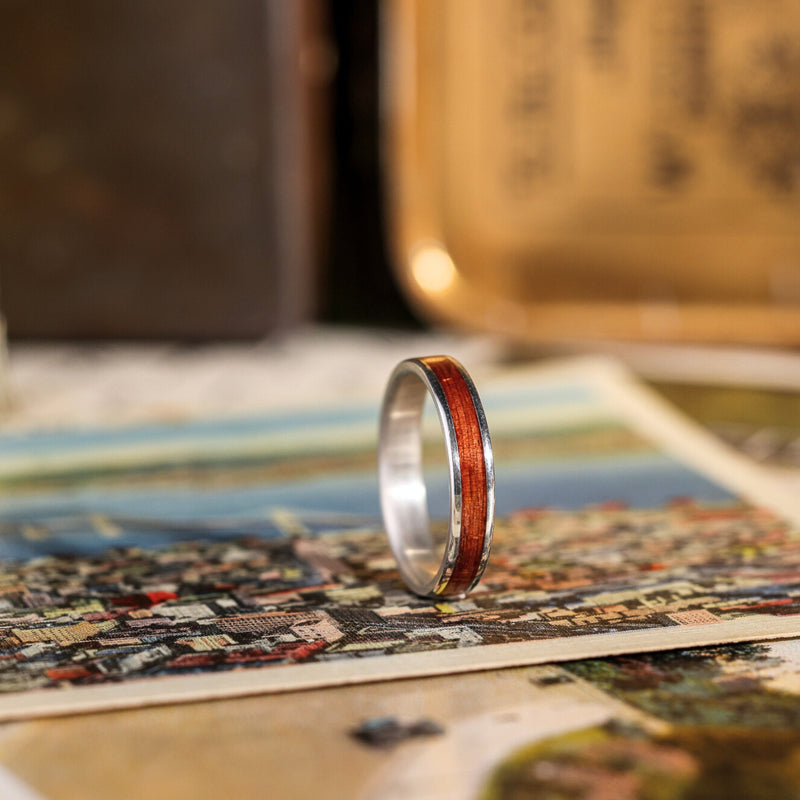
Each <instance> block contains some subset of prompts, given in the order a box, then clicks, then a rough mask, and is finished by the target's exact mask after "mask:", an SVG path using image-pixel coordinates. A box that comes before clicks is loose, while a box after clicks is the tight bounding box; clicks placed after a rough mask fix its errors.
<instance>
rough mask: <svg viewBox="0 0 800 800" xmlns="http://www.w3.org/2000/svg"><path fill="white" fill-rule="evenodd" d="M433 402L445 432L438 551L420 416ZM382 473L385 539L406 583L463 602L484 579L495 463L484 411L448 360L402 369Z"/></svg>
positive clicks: (386, 416) (391, 401)
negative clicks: (443, 534) (446, 489)
mask: <svg viewBox="0 0 800 800" xmlns="http://www.w3.org/2000/svg"><path fill="white" fill-rule="evenodd" d="M427 395H430V397H431V398H432V400H433V403H434V406H435V408H436V412H437V416H438V418H439V423H440V425H441V429H442V433H443V434H444V441H445V448H446V451H447V460H448V469H449V477H450V519H449V524H448V531H447V539H446V541H445V543H444V547H443V548H442V547H437V545H436V542H435V539H434V536H433V533H432V532H431V523H430V519H429V513H428V503H427V491H426V488H425V482H424V478H423V470H422V412H423V406H424V404H425V398H426V396H427ZM378 473H379V479H380V495H381V508H382V511H383V520H384V525H385V527H386V533H387V535H388V537H389V543H390V545H391V547H392V551H393V553H394V556H395V559H396V560H397V564H398V566H399V568H400V574H401V575H402V576H403V579H404V580H405V582H406V585H407V586H408V587H409V588H410V589H411V590H412V591H413V592H415V593H416V594H419V595H423V596H425V597H460V596H463V595H464V594H466V593H467V592H469V591H470V590H471V589H472V588H474V586H475V585H476V584H477V583H478V581H479V580H480V578H481V575H483V571H484V569H485V567H486V562H487V561H488V558H489V551H490V549H491V545H492V530H493V527H494V461H493V457H492V443H491V440H490V438H489V429H488V427H487V425H486V417H485V415H484V413H483V407H482V405H481V401H480V399H479V397H478V393H477V392H476V391H475V386H474V385H473V383H472V380H471V379H470V377H469V375H468V374H467V371H466V370H465V369H464V367H462V366H461V364H459V363H458V362H457V361H456V360H455V359H453V358H450V357H449V356H426V357H424V358H409V359H407V360H406V361H401V362H400V364H398V365H397V367H396V368H395V370H394V372H393V373H392V376H391V377H390V378H389V383H388V385H387V387H386V394H385V396H384V399H383V408H382V411H381V426H380V440H379V445H378Z"/></svg>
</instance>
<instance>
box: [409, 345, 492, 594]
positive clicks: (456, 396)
mask: <svg viewBox="0 0 800 800" xmlns="http://www.w3.org/2000/svg"><path fill="white" fill-rule="evenodd" d="M422 361H424V362H425V365H426V366H427V367H429V368H430V369H431V371H432V372H433V373H434V375H436V377H437V378H438V380H439V383H440V384H441V385H442V389H443V391H444V394H445V397H446V398H447V402H448V405H449V406H450V413H451V415H452V417H453V427H454V428H455V432H456V445H457V446H458V455H459V459H460V461H461V493H462V508H461V540H460V543H459V548H458V557H457V559H456V563H455V567H454V568H453V574H452V575H451V577H450V580H449V581H448V583H447V593H448V594H459V593H460V592H464V591H466V590H467V589H469V587H470V585H471V584H472V581H473V580H474V579H475V575H476V573H477V572H478V569H479V568H480V562H481V555H482V554H483V541H484V538H485V536H486V513H487V496H486V461H485V460H484V453H483V440H482V439H481V429H480V424H479V423H478V414H477V412H476V411H475V404H474V403H473V401H472V395H471V394H470V391H469V387H468V386H467V383H466V381H465V380H464V376H463V375H462V374H461V371H460V370H459V369H458V367H457V366H456V365H455V364H454V363H453V361H451V360H450V359H449V358H445V357H443V356H433V357H430V358H424V359H422Z"/></svg>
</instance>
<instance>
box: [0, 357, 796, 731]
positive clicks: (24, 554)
mask: <svg viewBox="0 0 800 800" xmlns="http://www.w3.org/2000/svg"><path fill="white" fill-rule="evenodd" d="M481 392H482V396H483V399H484V403H485V407H486V413H487V418H488V421H489V426H490V428H491V430H492V434H493V439H494V443H495V457H496V467H497V512H498V519H497V524H496V532H495V546H494V550H493V554H492V558H491V560H490V565H489V568H488V569H487V572H486V575H485V578H484V580H483V581H482V583H481V584H480V586H479V588H478V590H477V591H475V592H474V593H473V594H471V595H470V596H469V597H468V598H467V599H465V600H462V601H455V602H452V601H451V602H438V603H434V602H431V601H429V600H422V599H420V598H417V597H414V596H412V595H410V594H409V593H408V592H407V591H406V590H405V588H404V586H403V584H402V583H401V582H400V580H399V578H398V574H397V572H396V570H395V566H394V562H393V560H392V558H391V554H390V551H389V549H388V545H387V542H386V540H385V536H384V534H383V533H382V530H381V524H380V515H379V508H378V499H377V485H376V475H375V429H376V416H377V405H378V403H377V401H376V402H373V403H364V404H362V405H349V406H347V407H345V408H335V409H323V408H321V409H317V410H314V411H312V412H308V411H305V412H302V413H298V412H287V413H285V414H282V415H281V414H273V415H271V416H269V417H265V418H247V419H233V420H230V419H229V420H223V421H218V422H213V421H209V422H196V423H191V424H187V425H183V426H172V427H169V426H161V427H157V426H151V427H149V428H136V429H124V430H116V431H114V430H105V431H91V432H87V431H80V432H73V433H70V432H64V433H47V434H45V433H42V434H17V435H11V434H7V435H5V436H0V449H1V451H2V453H3V455H2V458H0V492H1V494H0V558H2V559H3V570H2V573H0V634H1V635H2V639H0V692H2V694H0V718H5V719H12V718H23V717H28V716H37V715H40V716H41V715H53V714H67V713H75V712H81V711H90V710H97V709H106V708H122V707H131V706H140V705H144V704H155V703H166V702H178V701H189V700H197V699H206V698H212V697H226V696H235V695H243V694H253V693H260V692H274V691H284V690H290V689H304V688H312V687H319V686H326V685H336V684H346V683H357V682H365V681H375V680H387V679H391V678H399V677H414V676H423V675H436V674H443V673H453V672H463V671H472V670H483V669H489V668H494V667H501V666H503V667H505V666H513V665H523V664H535V663H544V662H553V661H565V660H571V659H578V658H591V657H598V656H607V655H612V654H620V653H636V652H644V651H654V650H663V649H667V648H674V647H687V646H697V645H709V644H713V643H724V642H732V641H746V640H753V639H768V638H779V637H789V636H793V635H797V634H798V633H800V615H799V614H798V612H800V580H798V575H800V532H799V531H798V521H800V513H798V508H797V505H796V504H795V503H794V502H793V500H792V498H790V497H786V496H784V495H783V493H782V491H781V489H780V487H778V486H777V485H775V484H773V483H772V482H771V481H770V480H769V479H768V478H767V477H765V476H764V474H763V473H761V472H760V471H759V470H758V469H757V468H755V467H752V466H751V465H750V464H749V463H748V462H746V461H744V460H742V459H739V458H738V457H736V456H734V455H732V454H730V453H729V452H728V451H727V450H725V449H724V448H723V447H722V446H720V445H718V444H717V443H716V442H715V441H714V440H713V439H712V438H710V437H708V436H707V435H706V434H703V433H702V432H701V431H699V430H698V429H695V428H694V427H693V426H691V425H690V424H689V423H686V422H684V421H683V420H682V419H681V418H680V417H678V416H677V415H675V414H674V413H673V412H671V411H670V410H669V408H668V407H666V406H665V405H663V404H661V403H660V402H659V401H658V399H657V398H656V397H655V396H652V395H650V394H649V393H647V392H646V391H645V390H643V389H642V388H641V387H639V386H638V385H637V384H636V383H635V382H634V381H633V380H632V379H631V378H630V377H629V376H628V375H627V373H625V372H624V371H622V370H621V369H619V368H617V367H615V366H614V365H613V364H609V363H606V362H595V361H576V362H574V363H571V364H567V365H559V366H553V367H550V368H539V369H536V370H525V371H523V372H520V373H516V374H510V375H508V376H505V377H501V378H497V379H496V380H495V381H493V382H491V384H490V385H487V386H485V387H481ZM442 469H443V468H442V467H441V466H438V467H437V464H436V461H435V458H434V459H433V464H432V468H431V480H430V483H429V489H430V491H429V501H430V504H431V507H432V508H433V509H434V510H435V509H436V508H437V507H441V506H442V504H443V501H444V498H443V497H442V496H441V493H442V488H441V486H442V481H441V480H437V476H438V477H439V478H440V477H441V474H442Z"/></svg>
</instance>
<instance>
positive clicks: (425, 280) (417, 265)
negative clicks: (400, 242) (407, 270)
mask: <svg viewBox="0 0 800 800" xmlns="http://www.w3.org/2000/svg"><path fill="white" fill-rule="evenodd" d="M411 271H412V273H413V275H414V280H415V281H416V282H417V283H418V284H419V285H420V287H422V288H423V289H424V290H425V291H426V292H442V291H444V290H445V289H448V288H449V287H450V286H451V285H452V283H453V281H454V280H455V277H456V265H455V264H454V263H453V259H452V258H450V255H449V254H448V253H447V251H446V250H445V249H444V248H442V247H441V246H439V245H436V244H434V245H425V246H423V247H421V248H420V249H419V250H417V251H416V252H415V253H414V254H413V256H412V257H411Z"/></svg>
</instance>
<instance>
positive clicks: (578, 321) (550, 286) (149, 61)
mask: <svg viewBox="0 0 800 800" xmlns="http://www.w3.org/2000/svg"><path fill="white" fill-rule="evenodd" d="M0 312H1V313H2V316H3V319H4V320H5V325H6V328H7V334H8V338H9V341H10V342H11V352H12V359H11V360H12V367H13V362H14V360H15V357H14V354H15V353H19V354H20V355H19V358H22V357H23V356H24V355H25V354H26V353H28V354H30V353H31V352H32V351H31V349H30V348H31V345H30V343H31V342H45V343H50V344H60V343H64V342H72V343H74V342H92V343H96V344H97V343H100V344H102V343H106V342H110V341H111V342H119V341H120V340H123V341H130V342H138V343H141V342H147V341H150V342H160V343H163V342H168V343H182V344H184V345H185V344H186V343H194V344H206V345H208V344H214V343H220V342H245V343H246V342H253V343H258V344H259V346H261V347H262V348H263V347H264V346H265V345H264V343H265V342H266V343H267V345H266V346H270V345H269V343H270V342H273V343H277V342H280V341H285V340H286V337H287V336H288V337H291V336H292V335H294V332H296V331H302V330H307V329H308V326H309V325H315V326H316V325H323V326H330V325H343V324H344V325H348V326H358V327H360V328H363V330H364V331H367V332H374V331H375V329H376V328H382V329H392V330H395V329H401V330H408V331H417V332H424V331H429V330H433V329H435V330H437V331H440V330H444V331H446V332H449V333H451V334H454V333H455V332H459V335H460V332H464V333H467V334H471V335H478V336H490V337H492V340H493V341H495V342H500V343H501V345H502V348H503V353H504V357H506V358H509V357H513V358H529V357H533V356H540V355H542V354H551V353H561V352H564V351H569V352H572V351H575V350H579V351H581V352H585V351H587V350H589V351H592V352H594V351H597V350H601V351H604V352H614V353H616V354H618V355H622V356H623V357H625V358H626V359H627V360H628V361H629V363H631V364H632V365H633V366H634V367H635V368H636V369H638V370H639V371H640V372H643V373H644V374H645V375H646V376H649V377H652V378H653V380H656V381H658V382H659V385H660V388H662V390H663V391H665V392H667V393H668V394H670V396H671V397H672V398H673V399H675V400H676V401H678V402H680V403H681V404H683V405H684V407H686V408H689V409H690V410H692V411H693V413H695V414H696V415H697V416H698V417H700V418H702V417H704V416H705V417H706V418H708V417H709V416H711V417H714V418H715V419H716V422H714V421H713V420H711V423H713V424H715V425H717V428H718V429H719V430H723V429H725V430H727V431H728V434H727V436H728V438H729V439H731V440H735V441H736V442H737V443H738V444H739V445H741V444H742V443H743V442H745V441H746V440H748V439H749V438H750V437H751V436H752V435H753V433H754V432H755V433H759V434H760V435H761V437H762V438H761V439H760V440H759V442H760V444H759V445H758V446H759V447H762V449H763V447H764V446H765V445H764V436H763V425H769V424H771V423H774V424H778V421H780V425H779V427H780V428H781V431H780V432H779V433H778V434H775V431H772V432H771V433H770V435H772V436H773V439H774V438H775V436H777V437H778V439H777V440H776V441H778V444H777V445H776V447H777V450H775V448H772V450H775V452H777V453H783V454H784V455H781V456H780V458H786V457H788V456H786V454H787V453H789V454H792V453H795V451H800V445H798V442H800V439H797V436H798V435H800V430H798V429H797V428H796V427H795V426H796V424H797V423H798V420H800V407H798V403H797V395H796V394H795V391H796V390H797V389H800V361H798V359H797V352H796V349H797V347H798V345H799V344H800V2H798V0H764V2H761V3H759V4H754V3H749V2H739V1H738V0H576V2H571V3H559V2H556V0H495V1H492V0H384V2H377V1H376V0H373V1H372V2H370V1H369V0H336V1H335V2H334V0H294V1H293V2H283V1H282V0H192V1H191V2H190V1H189V0H170V1H169V2H163V1H160V0H116V2H114V3H107V2H103V1H102V0H78V1H77V2H73V3H69V4H67V3H64V2H59V0H36V2H33V0H0ZM367 335H372V334H371V333H368V334H367ZM276 337H277V338H276ZM275 346H277V344H276V345H275ZM343 346H353V345H352V341H351V342H350V345H343ZM675 347H678V348H679V349H678V350H675V349H674V348H675ZM732 348H733V349H732ZM34 349H35V348H34ZM37 352H40V351H37ZM117 352H119V351H117ZM0 363H3V360H2V359H0ZM47 363H48V364H50V363H51V362H47ZM50 368H51V367H48V368H47V369H50ZM0 369H1V368H0ZM5 369H6V375H7V376H8V374H9V368H8V366H6V368H5ZM11 383H13V382H12V381H10V379H9V378H8V377H6V381H5V386H6V391H7V393H10V394H12V395H13V394H14V391H13V386H12V388H10V389H9V388H8V387H9V385H10V384H11ZM2 385H3V380H2V378H0V386H2ZM733 385H736V386H738V388H739V389H740V390H741V391H745V390H746V391H748V392H751V393H752V392H769V393H770V395H769V398H768V399H766V400H765V399H764V398H763V397H762V396H761V395H759V397H760V398H761V399H756V400H752V399H751V401H747V402H745V401H743V400H741V397H743V395H741V394H740V395H738V396H737V398H733V396H732V395H731V391H732V388H731V387H732V386H733ZM720 386H721V387H723V388H724V394H723V395H722V400H720V395H719V391H721V390H720V388H719V387H720ZM676 387H678V388H676ZM0 391H1V390H0ZM16 396H17V397H18V398H19V397H20V396H21V395H20V393H19V392H17V395H16ZM776 397H777V398H778V399H777V400H776ZM732 398H733V399H732ZM754 408H755V409H757V412H758V413H755V412H753V411H752V409H754ZM709 409H712V410H709ZM746 409H750V411H747V412H746V413H745V411H746ZM776 409H779V411H776ZM748 414H749V415H750V416H755V417H758V422H757V423H754V422H753V421H752V420H750V421H747V423H746V424H745V425H744V427H743V428H736V426H737V425H738V424H739V423H740V422H741V418H742V417H743V416H744V417H748ZM717 418H718V419H717ZM748 419H749V417H748ZM705 421H707V422H708V421H709V420H708V419H706V420H705ZM753 425H755V430H754V427H753ZM726 426H727V427H726ZM773 427H774V425H773ZM734 430H736V431H738V433H735V434H734V433H732V431H734ZM767 438H769V437H767ZM751 449H752V448H751ZM768 449H769V448H768ZM792 458H794V456H792Z"/></svg>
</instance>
